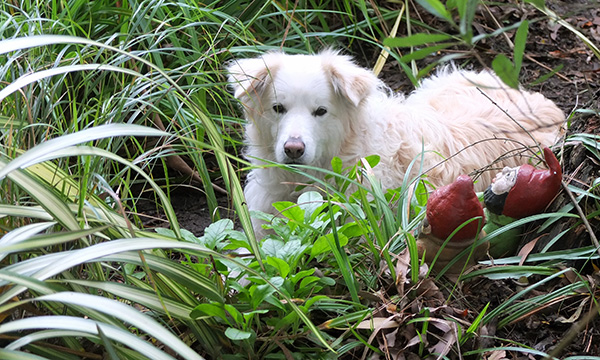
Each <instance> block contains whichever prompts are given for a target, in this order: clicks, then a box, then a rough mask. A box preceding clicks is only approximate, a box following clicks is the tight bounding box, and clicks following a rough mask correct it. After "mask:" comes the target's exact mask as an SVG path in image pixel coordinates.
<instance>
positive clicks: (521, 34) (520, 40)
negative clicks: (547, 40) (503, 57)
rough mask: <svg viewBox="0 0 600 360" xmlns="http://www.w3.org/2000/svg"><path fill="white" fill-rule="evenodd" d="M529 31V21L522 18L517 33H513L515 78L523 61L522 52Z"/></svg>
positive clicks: (523, 51)
mask: <svg viewBox="0 0 600 360" xmlns="http://www.w3.org/2000/svg"><path fill="white" fill-rule="evenodd" d="M528 32H529V21H527V20H523V22H522V23H521V25H520V26H519V29H517V34H516V35H515V49H514V55H513V60H514V62H515V70H516V72H517V78H518V76H519V73H520V72H521V64H522V62H523V54H524V53H525V45H526V44H527V34H528Z"/></svg>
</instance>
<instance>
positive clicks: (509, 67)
mask: <svg viewBox="0 0 600 360" xmlns="http://www.w3.org/2000/svg"><path fill="white" fill-rule="evenodd" d="M492 69H494V72H495V73H496V75H498V77H499V78H500V79H501V80H502V81H503V82H504V83H505V84H506V85H508V86H510V87H511V88H513V89H518V88H519V73H518V71H517V69H515V66H514V65H513V63H512V62H511V61H510V59H509V58H507V57H506V55H504V54H498V55H497V56H496V57H495V58H494V60H493V61H492Z"/></svg>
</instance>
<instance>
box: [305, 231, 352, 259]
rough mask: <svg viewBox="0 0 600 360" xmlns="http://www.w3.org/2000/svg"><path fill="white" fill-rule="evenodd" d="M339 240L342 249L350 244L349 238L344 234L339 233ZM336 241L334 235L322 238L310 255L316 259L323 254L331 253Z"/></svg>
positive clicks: (313, 247)
mask: <svg viewBox="0 0 600 360" xmlns="http://www.w3.org/2000/svg"><path fill="white" fill-rule="evenodd" d="M338 238H339V241H340V247H343V246H346V245H347V244H348V238H347V237H346V236H345V235H344V234H342V233H339V234H338ZM334 241H335V240H334V236H333V234H332V233H329V234H327V235H323V236H320V237H319V238H318V239H317V240H316V241H315V243H314V244H313V246H312V248H311V250H310V255H311V256H313V257H315V256H318V255H321V254H323V253H326V252H330V251H331V244H332V243H334Z"/></svg>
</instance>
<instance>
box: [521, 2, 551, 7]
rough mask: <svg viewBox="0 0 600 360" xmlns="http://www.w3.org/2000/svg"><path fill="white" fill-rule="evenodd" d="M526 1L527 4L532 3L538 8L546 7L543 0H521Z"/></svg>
mask: <svg viewBox="0 0 600 360" xmlns="http://www.w3.org/2000/svg"><path fill="white" fill-rule="evenodd" d="M523 1H524V2H526V3H529V4H533V5H534V6H536V7H538V8H545V7H546V1H545V0H523Z"/></svg>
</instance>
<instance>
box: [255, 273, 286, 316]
mask: <svg viewBox="0 0 600 360" xmlns="http://www.w3.org/2000/svg"><path fill="white" fill-rule="evenodd" d="M270 282H271V284H272V285H274V286H275V287H273V286H271V284H264V285H253V286H252V287H251V288H250V304H251V306H252V309H254V310H256V309H257V308H258V306H259V305H260V304H262V303H263V301H264V300H265V298H266V297H267V296H270V295H272V294H273V293H274V292H275V291H276V289H279V288H281V286H282V285H283V282H284V280H283V278H281V277H279V276H277V277H274V278H271V279H270Z"/></svg>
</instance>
